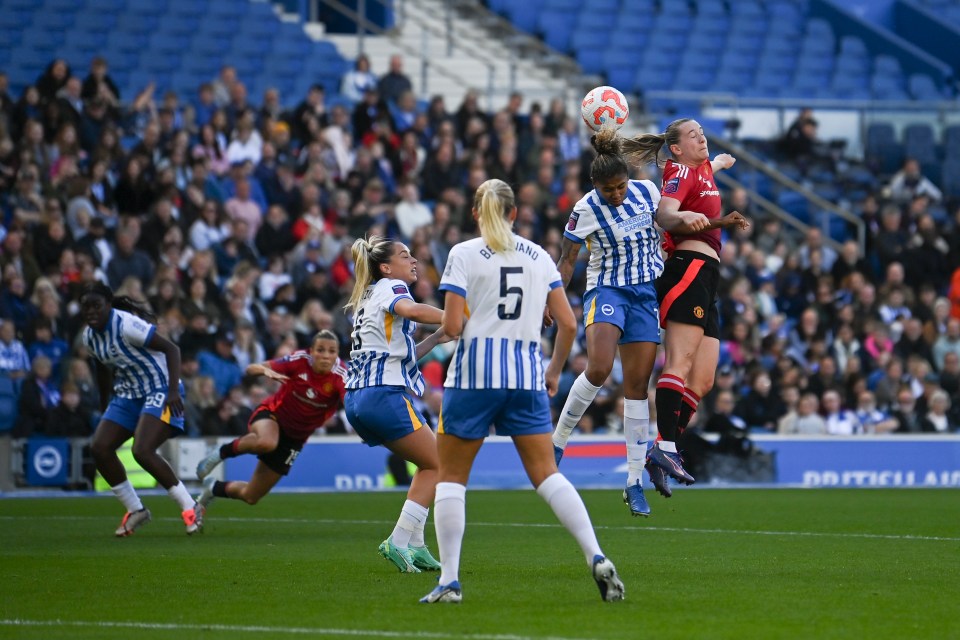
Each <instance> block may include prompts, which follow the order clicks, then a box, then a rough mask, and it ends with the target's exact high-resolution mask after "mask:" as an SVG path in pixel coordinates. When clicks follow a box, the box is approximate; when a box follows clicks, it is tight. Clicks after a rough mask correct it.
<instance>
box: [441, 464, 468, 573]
mask: <svg viewBox="0 0 960 640" xmlns="http://www.w3.org/2000/svg"><path fill="white" fill-rule="evenodd" d="M433 524H434V527H436V530H437V547H438V549H439V550H440V584H444V585H445V584H450V583H451V582H453V581H454V580H458V579H459V576H460V549H461V548H462V546H463V532H464V530H465V529H466V526H467V488H466V487H465V486H464V485H462V484H457V483H456V482H438V483H437V497H436V498H434V501H433Z"/></svg>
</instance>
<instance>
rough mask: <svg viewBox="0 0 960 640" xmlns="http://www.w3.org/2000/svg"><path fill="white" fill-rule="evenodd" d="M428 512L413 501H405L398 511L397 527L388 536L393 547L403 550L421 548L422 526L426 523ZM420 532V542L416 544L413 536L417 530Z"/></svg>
mask: <svg viewBox="0 0 960 640" xmlns="http://www.w3.org/2000/svg"><path fill="white" fill-rule="evenodd" d="M427 513H428V510H427V508H426V507H424V506H423V505H420V504H417V503H416V502H414V501H413V500H407V501H406V502H404V503H403V509H401V510H400V518H399V519H398V520H397V525H396V526H395V527H394V528H393V533H391V534H390V539H391V540H392V541H393V545H394V546H395V547H400V548H401V549H405V548H407V547H408V546H410V545H413V546H415V547H422V546H423V525H424V524H425V523H426V522H427ZM418 529H419V531H420V540H419V542H417V541H416V540H415V536H416V534H417V530H418Z"/></svg>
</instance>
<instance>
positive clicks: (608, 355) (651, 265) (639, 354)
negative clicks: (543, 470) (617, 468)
mask: <svg viewBox="0 0 960 640" xmlns="http://www.w3.org/2000/svg"><path fill="white" fill-rule="evenodd" d="M591 142H592V143H593V146H594V148H595V149H596V150H597V157H596V158H595V159H594V161H593V164H592V165H591V166H590V177H591V179H592V180H593V186H594V189H593V191H591V192H590V193H588V194H587V195H585V196H584V197H583V198H582V199H581V200H580V202H578V203H577V204H576V206H574V208H573V212H572V213H571V214H570V221H569V222H568V223H567V228H566V230H565V231H564V234H563V236H564V238H563V245H562V247H561V255H560V261H559V264H558V266H559V267H560V273H561V275H562V276H563V284H564V286H567V285H568V284H569V283H570V278H571V276H572V275H573V269H574V265H575V263H576V261H577V254H578V253H579V252H580V247H581V246H582V245H583V243H584V242H586V245H587V248H588V250H589V252H590V262H589V263H588V266H587V287H586V292H585V293H584V297H583V316H584V317H583V322H584V325H585V326H586V335H587V356H588V358H589V360H588V364H587V369H586V371H584V372H583V373H581V374H580V376H579V377H578V378H577V379H576V380H575V381H574V383H573V386H572V387H571V388H570V393H569V394H568V395H567V400H566V402H565V403H564V405H563V410H562V411H561V412H560V419H559V420H558V422H557V429H556V431H555V432H554V434H553V444H554V447H555V453H556V459H557V463H558V464H559V462H560V458H561V457H562V456H563V450H564V448H565V447H566V446H567V440H568V438H569V437H570V433H571V432H572V431H573V429H574V427H576V425H577V423H578V422H580V419H581V418H582V417H583V414H584V412H585V411H586V410H587V407H589V406H590V404H591V403H592V402H593V400H594V398H596V396H597V393H598V392H599V391H600V387H601V386H602V385H603V383H604V381H605V380H606V379H607V377H608V376H609V375H610V371H611V370H612V369H613V361H614V358H615V357H616V355H617V350H618V348H619V351H620V362H621V364H622V366H623V394H624V403H623V404H624V409H623V414H624V415H623V423H624V424H623V434H624V438H625V439H626V441H627V486H626V488H625V489H624V492H623V499H624V502H626V503H627V505H628V506H629V507H630V513H631V514H633V515H635V516H649V515H650V506H649V505H648V504H647V501H646V498H645V497H644V495H643V468H644V463H645V459H646V454H647V440H648V439H649V435H648V432H649V428H650V406H649V404H648V402H647V386H648V385H649V382H650V374H651V372H652V371H653V363H654V361H655V360H656V357H657V345H659V344H660V325H659V311H658V306H657V291H656V288H655V286H654V281H655V280H656V278H657V277H658V276H659V275H660V274H661V273H662V272H663V259H662V258H661V256H660V233H659V232H658V231H657V229H656V228H655V227H654V220H655V218H656V212H657V205H658V204H659V202H660V190H659V189H658V188H657V186H656V185H655V184H653V183H652V182H650V181H649V180H631V179H630V167H629V166H628V165H627V161H626V159H625V158H624V156H623V154H622V152H621V138H620V136H619V135H618V134H617V132H616V130H614V129H604V130H602V131H600V132H599V133H597V134H596V135H595V136H594V137H593V138H592V139H591Z"/></svg>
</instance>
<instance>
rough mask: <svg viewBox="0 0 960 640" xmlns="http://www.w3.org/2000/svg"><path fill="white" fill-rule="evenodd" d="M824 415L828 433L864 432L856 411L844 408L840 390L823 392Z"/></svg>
mask: <svg viewBox="0 0 960 640" xmlns="http://www.w3.org/2000/svg"><path fill="white" fill-rule="evenodd" d="M822 404H823V415H824V423H825V424H826V433H827V434H828V435H832V436H850V435H856V434H860V433H863V425H861V424H860V421H859V420H858V419H857V416H856V414H855V413H854V412H852V411H850V410H849V409H845V408H843V402H842V400H841V398H840V393H839V392H838V391H833V390H831V391H827V392H826V393H824V394H823V402H822Z"/></svg>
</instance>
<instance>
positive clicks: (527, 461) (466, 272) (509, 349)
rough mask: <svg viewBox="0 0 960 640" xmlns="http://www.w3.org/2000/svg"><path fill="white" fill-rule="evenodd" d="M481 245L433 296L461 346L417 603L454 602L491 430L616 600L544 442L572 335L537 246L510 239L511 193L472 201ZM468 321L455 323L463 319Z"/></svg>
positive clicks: (617, 591) (485, 193)
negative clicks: (430, 577)
mask: <svg viewBox="0 0 960 640" xmlns="http://www.w3.org/2000/svg"><path fill="white" fill-rule="evenodd" d="M473 216H474V218H476V220H477V224H478V226H479V228H480V234H481V236H482V237H481V238H477V239H474V240H468V241H467V242H462V243H460V244H458V245H457V246H455V247H454V248H453V249H452V250H451V251H450V255H449V257H448V258H447V265H446V268H445V269H444V273H443V278H442V279H441V281H440V289H441V290H442V291H445V292H446V298H445V304H444V311H443V331H444V333H446V334H447V335H451V336H452V335H459V336H460V341H459V344H458V345H457V349H456V352H455V355H454V358H453V362H452V363H451V364H450V369H449V371H448V374H447V380H446V382H445V383H444V394H443V408H442V409H441V412H440V425H439V427H438V429H437V432H438V434H439V435H438V436H437V445H438V448H439V451H440V482H439V483H438V484H437V496H436V501H435V504H436V509H435V514H434V521H435V525H436V529H437V542H438V544H439V546H440V563H441V569H440V580H439V584H438V585H437V587H436V588H435V589H434V590H433V591H431V592H430V593H428V594H427V595H426V596H424V597H423V598H421V599H420V602H427V603H431V602H460V601H461V599H462V594H461V589H460V580H459V572H460V549H461V545H462V542H463V534H464V530H465V529H466V491H467V487H466V485H467V479H468V478H469V477H470V469H471V468H472V467H473V460H474V458H475V457H476V455H477V452H478V451H479V450H480V446H481V445H482V444H483V439H484V438H485V437H486V436H487V435H488V434H489V433H490V426H491V425H493V426H494V428H495V429H496V432H497V434H498V435H508V436H511V437H512V438H513V442H514V445H515V446H516V448H517V452H518V453H519V454H520V459H521V460H522V461H523V466H524V469H526V472H527V476H528V477H529V478H530V481H531V482H532V483H533V486H534V487H536V490H537V493H538V494H540V496H541V497H542V498H543V499H544V500H545V501H546V502H547V504H549V505H550V508H551V509H553V512H554V513H555V514H556V516H557V518H558V519H559V520H560V522H561V523H562V524H563V526H564V527H566V529H567V530H568V531H569V532H570V533H571V534H572V535H573V536H574V538H576V540H577V542H578V543H579V544H580V548H581V550H582V551H583V553H584V556H585V557H586V560H587V564H588V565H589V566H591V568H592V572H593V577H594V580H596V582H597V586H598V587H599V588H600V595H601V597H602V598H603V599H604V600H608V601H612V600H622V599H623V583H622V582H620V578H619V577H618V576H617V571H616V568H615V567H614V566H613V563H612V562H611V561H610V560H608V559H607V558H606V557H604V555H603V551H601V549H600V545H599V543H598V542H597V536H596V534H595V533H594V531H593V525H592V524H591V522H590V516H589V515H588V514H587V509H586V507H584V505H583V501H582V500H581V499H580V495H579V494H578V493H577V490H576V489H574V487H573V485H572V484H570V482H569V481H568V480H567V479H566V478H565V477H564V476H563V475H562V474H561V473H559V472H558V471H557V465H556V462H555V461H554V459H553V454H552V451H551V449H552V447H551V443H550V432H551V431H552V429H553V425H552V424H551V420H550V406H549V400H548V396H550V395H553V394H555V393H556V392H557V383H558V381H559V379H560V372H561V371H562V370H563V367H564V364H565V363H566V361H567V356H569V355H570V347H571V346H572V345H573V339H574V336H575V334H576V330H577V321H576V319H575V318H574V317H573V311H572V310H571V309H570V303H569V302H567V298H566V295H565V294H564V292H563V288H562V287H561V282H560V274H559V273H558V272H557V268H556V266H555V265H554V264H553V262H552V260H551V259H550V256H549V254H548V253H547V252H546V251H545V250H544V249H543V248H541V247H540V246H538V245H536V244H534V243H532V242H529V241H528V240H525V239H523V238H521V237H519V236H517V235H514V234H513V232H512V230H511V226H512V223H513V221H514V220H515V219H516V217H517V207H516V204H515V200H514V196H513V190H512V189H510V187H509V186H508V185H507V183H505V182H503V181H502V180H487V181H486V182H484V183H483V184H482V185H480V188H479V189H477V192H476V195H475V196H474V205H473ZM544 306H546V307H548V308H549V310H550V312H551V314H552V315H553V317H554V318H555V319H556V323H557V337H556V342H555V346H554V350H553V357H552V359H551V360H550V365H549V366H548V367H547V369H546V370H545V371H544V369H543V364H542V362H541V355H540V331H541V327H542V323H543V312H544ZM467 318H469V320H468V321H467V322H466V324H464V320H465V319H467Z"/></svg>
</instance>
